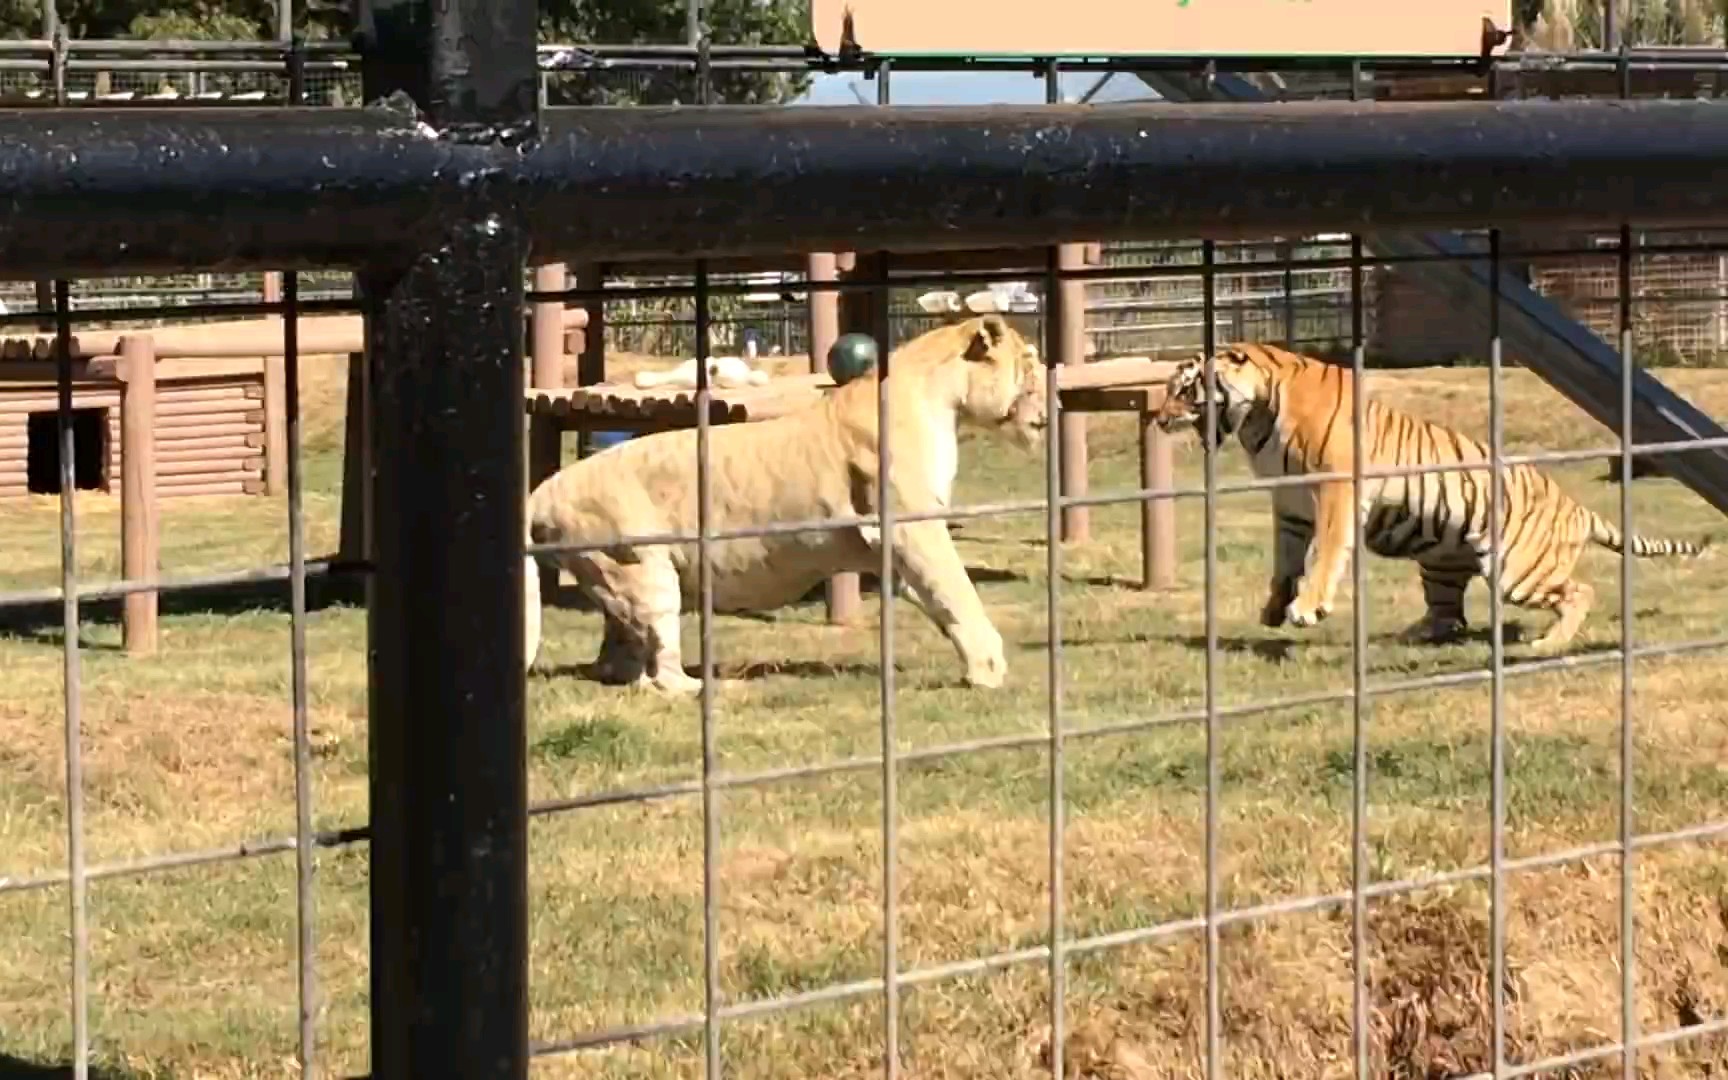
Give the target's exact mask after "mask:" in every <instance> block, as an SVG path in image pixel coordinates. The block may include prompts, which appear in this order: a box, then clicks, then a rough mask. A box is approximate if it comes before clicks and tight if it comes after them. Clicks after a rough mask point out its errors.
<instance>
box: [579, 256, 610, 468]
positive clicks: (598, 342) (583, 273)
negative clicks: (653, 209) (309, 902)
mask: <svg viewBox="0 0 1728 1080" xmlns="http://www.w3.org/2000/svg"><path fill="white" fill-rule="evenodd" d="M605 284H606V268H605V267H603V266H600V265H599V264H597V263H582V264H580V265H578V266H577V267H576V287H577V288H578V289H598V288H600V287H601V286H603V285H605ZM582 304H583V307H584V308H585V309H586V310H587V312H588V325H587V326H586V327H585V328H584V329H583V331H582V352H581V353H580V354H578V356H577V358H576V385H577V386H593V385H594V384H595V383H603V382H605V381H606V305H605V304H604V303H602V302H601V301H599V300H584V301H583V302H582ZM591 452H592V451H591V448H590V444H589V438H588V433H587V432H586V431H579V432H577V433H576V456H577V457H579V458H581V457H587V456H588V454H589V453H591Z"/></svg>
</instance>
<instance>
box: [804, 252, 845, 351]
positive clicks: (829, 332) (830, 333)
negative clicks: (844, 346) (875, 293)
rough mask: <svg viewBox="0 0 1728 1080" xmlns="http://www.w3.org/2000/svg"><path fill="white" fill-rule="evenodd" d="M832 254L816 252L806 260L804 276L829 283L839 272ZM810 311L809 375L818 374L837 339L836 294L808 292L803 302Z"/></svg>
mask: <svg viewBox="0 0 1728 1080" xmlns="http://www.w3.org/2000/svg"><path fill="white" fill-rule="evenodd" d="M835 262H836V260H835V258H834V255H833V253H832V252H827V251H818V252H815V253H813V254H812V255H811V256H810V258H809V263H808V276H809V278H810V280H811V281H833V280H835V278H836V277H837V276H838V274H839V271H838V269H837V268H836V266H835ZM807 303H808V307H809V311H810V332H809V334H808V335H807V338H808V344H809V347H810V373H811V374H812V375H815V374H818V373H820V372H821V371H822V370H823V368H824V366H825V365H826V364H827V360H828V350H829V349H831V348H833V346H834V342H835V340H836V339H837V338H839V337H840V294H839V293H837V292H814V291H813V292H811V293H810V295H809V297H808V299H807Z"/></svg>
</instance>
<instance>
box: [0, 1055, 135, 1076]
mask: <svg viewBox="0 0 1728 1080" xmlns="http://www.w3.org/2000/svg"><path fill="white" fill-rule="evenodd" d="M74 1075H75V1074H74V1072H73V1069H72V1066H71V1064H70V1063H66V1064H56V1065H45V1064H43V1063H41V1062H37V1061H26V1060H25V1059H23V1058H18V1057H13V1056H12V1055H11V1054H3V1053H0V1080H72V1077H73V1076H74ZM89 1075H90V1080H132V1078H133V1077H134V1076H135V1075H136V1074H135V1073H132V1072H124V1071H121V1070H118V1069H109V1068H104V1067H102V1066H99V1065H97V1064H95V1063H91V1065H90V1073H89Z"/></svg>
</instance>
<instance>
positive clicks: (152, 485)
mask: <svg viewBox="0 0 1728 1080" xmlns="http://www.w3.org/2000/svg"><path fill="white" fill-rule="evenodd" d="M116 367H117V369H118V372H119V375H120V573H121V576H122V577H124V578H125V579H126V580H127V581H140V580H144V581H148V580H154V579H155V577H156V576H157V574H158V572H159V570H160V552H159V525H158V517H157V510H158V507H157V501H156V347H155V344H154V343H153V342H152V341H151V339H150V337H149V336H148V335H141V336H136V337H130V336H129V337H124V338H121V339H120V362H119V364H117V365H116ZM157 612H158V604H157V594H156V593H155V592H153V591H152V592H135V593H128V594H127V595H126V598H125V601H124V608H123V616H122V624H121V634H122V637H123V640H124V642H125V648H126V652H127V653H128V654H130V655H132V656H148V655H150V654H151V653H154V652H155V651H156V640H157V633H156V631H157V626H156V616H157Z"/></svg>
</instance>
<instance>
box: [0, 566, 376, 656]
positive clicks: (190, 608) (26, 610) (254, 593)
mask: <svg viewBox="0 0 1728 1080" xmlns="http://www.w3.org/2000/svg"><path fill="white" fill-rule="evenodd" d="M307 561H308V562H312V561H315V560H311V559H308V560H307ZM365 603H366V579H365V575H364V573H363V572H362V571H360V570H357V569H353V568H347V567H337V568H335V569H333V570H332V571H331V572H330V573H329V574H327V575H319V576H317V577H309V578H308V579H307V581H306V610H307V612H308V613H311V612H317V611H323V610H325V609H326V608H332V607H358V606H363V605H364V604H365ZM123 605H124V601H123V600H121V599H120V598H118V597H115V598H112V599H103V600H86V601H84V602H82V603H80V604H79V605H78V618H79V622H80V623H81V624H82V625H84V626H103V625H110V626H112V625H118V624H119V623H120V620H121V611H122V608H123ZM289 607H290V599H289V583H288V581H287V580H285V579H284V580H277V581H243V582H235V583H231V584H229V583H224V584H219V585H196V586H192V587H189V588H179V589H174V590H173V591H170V592H164V593H162V594H160V597H159V599H158V601H157V610H158V611H159V612H160V613H161V614H162V615H163V616H165V617H173V616H180V615H244V614H248V613H252V612H265V613H270V614H280V615H287V614H288V611H289ZM63 618H64V615H63V612H62V610H61V606H60V601H58V600H53V601H48V602H46V603H42V604H30V605H25V606H19V607H11V608H4V609H0V637H10V638H17V639H23V640H31V641H36V642H39V643H41V644H51V645H58V644H59V643H60V640H61V630H62V625H63V622H62V620H63ZM84 647H85V648H86V649H117V648H119V646H118V645H113V644H109V645H93V644H90V643H86V644H85V646H84Z"/></svg>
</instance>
